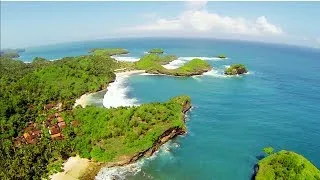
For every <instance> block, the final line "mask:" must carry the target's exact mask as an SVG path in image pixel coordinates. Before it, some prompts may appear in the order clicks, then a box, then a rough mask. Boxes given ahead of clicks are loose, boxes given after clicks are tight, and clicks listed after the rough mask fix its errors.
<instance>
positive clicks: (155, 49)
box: [148, 48, 164, 54]
mask: <svg viewBox="0 0 320 180" xmlns="http://www.w3.org/2000/svg"><path fill="white" fill-rule="evenodd" d="M148 53H151V54H163V53H164V50H163V49H160V48H153V49H151V50H149V51H148Z"/></svg>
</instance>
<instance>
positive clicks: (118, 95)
mask: <svg viewBox="0 0 320 180" xmlns="http://www.w3.org/2000/svg"><path fill="white" fill-rule="evenodd" d="M130 75H131V74H129V73H127V72H124V73H118V74H117V77H116V80H115V81H114V82H113V83H110V84H109V86H108V88H107V89H108V90H107V92H106V94H105V95H104V98H103V106H104V107H106V108H110V107H119V106H133V105H137V102H138V101H137V99H135V98H129V97H128V96H127V94H128V92H129V87H128V86H127V85H126V83H127V80H128V78H129V77H130Z"/></svg>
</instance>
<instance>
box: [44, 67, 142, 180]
mask: <svg viewBox="0 0 320 180" xmlns="http://www.w3.org/2000/svg"><path fill="white" fill-rule="evenodd" d="M144 72H145V71H143V70H134V71H126V72H118V73H115V74H116V79H115V81H114V82H112V83H115V82H117V80H119V79H121V78H124V77H128V76H130V75H133V74H141V73H144ZM112 83H110V84H109V85H108V87H109V86H110V85H111V84H112ZM107 89H108V88H107ZM92 94H93V93H88V94H84V95H82V96H81V97H80V98H79V99H77V100H76V103H75V104H74V107H76V106H78V105H80V106H82V107H86V106H87V105H88V100H89V98H90V97H91V95H92ZM89 165H90V160H88V159H85V158H80V157H79V156H76V157H70V158H69V159H68V160H67V161H66V162H65V163H64V164H63V172H59V173H56V174H53V175H51V176H50V179H52V180H76V179H79V177H81V175H82V174H83V173H84V172H85V171H86V169H87V168H88V167H89Z"/></svg>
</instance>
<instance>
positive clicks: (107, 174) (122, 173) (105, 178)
mask: <svg viewBox="0 0 320 180" xmlns="http://www.w3.org/2000/svg"><path fill="white" fill-rule="evenodd" d="M179 147H180V145H179V144H178V143H174V142H172V141H171V140H170V141H168V142H167V143H165V144H164V145H162V146H161V147H160V149H159V150H158V151H156V152H155V153H154V154H153V155H152V156H150V157H147V158H142V159H140V160H138V161H137V162H135V163H132V164H128V165H125V166H116V167H111V168H106V167H105V168H102V169H101V170H100V171H99V173H98V174H97V176H96V177H95V179H96V180H113V179H119V180H124V179H126V177H128V176H134V175H137V174H138V173H142V175H143V176H145V177H148V178H149V179H152V177H151V176H150V175H147V174H146V173H145V172H143V170H142V167H143V166H147V165H148V164H149V163H150V162H151V161H152V160H154V159H155V158H163V159H169V160H174V156H173V153H172V150H173V149H176V148H179Z"/></svg>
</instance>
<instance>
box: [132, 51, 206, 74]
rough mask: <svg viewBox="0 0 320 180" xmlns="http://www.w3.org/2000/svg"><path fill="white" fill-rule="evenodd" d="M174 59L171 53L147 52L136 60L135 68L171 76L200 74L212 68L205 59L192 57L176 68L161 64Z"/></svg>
mask: <svg viewBox="0 0 320 180" xmlns="http://www.w3.org/2000/svg"><path fill="white" fill-rule="evenodd" d="M175 59H176V56H172V55H166V56H163V55H157V54H148V55H145V56H143V57H142V58H141V59H140V60H139V61H138V62H136V63H135V64H136V68H137V69H139V70H145V71H146V72H147V73H150V74H164V75H171V76H193V75H202V74H203V73H205V72H207V71H209V70H211V69H212V67H211V66H210V64H209V63H208V62H207V61H204V60H201V59H197V58H195V59H193V60H191V61H189V62H187V63H186V64H184V65H183V66H181V67H179V68H177V69H166V68H164V67H163V66H162V65H165V64H168V63H169V62H171V61H173V60H175Z"/></svg>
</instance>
